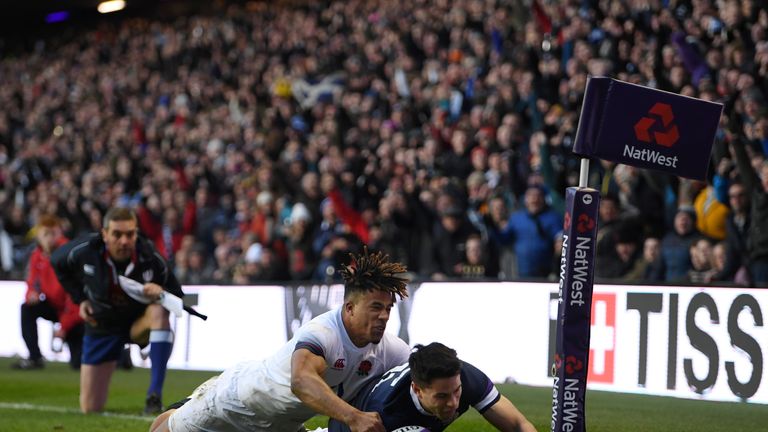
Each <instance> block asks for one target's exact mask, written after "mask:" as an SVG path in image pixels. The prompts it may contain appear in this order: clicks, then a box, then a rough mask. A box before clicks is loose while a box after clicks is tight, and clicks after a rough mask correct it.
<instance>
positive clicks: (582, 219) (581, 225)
mask: <svg viewBox="0 0 768 432" xmlns="http://www.w3.org/2000/svg"><path fill="white" fill-rule="evenodd" d="M594 227H595V220H594V219H592V218H591V217H589V215H587V214H585V213H582V214H580V215H579V218H578V222H577V224H576V231H578V232H579V234H584V233H585V232H587V231H591V230H592V229H593V228H594Z"/></svg>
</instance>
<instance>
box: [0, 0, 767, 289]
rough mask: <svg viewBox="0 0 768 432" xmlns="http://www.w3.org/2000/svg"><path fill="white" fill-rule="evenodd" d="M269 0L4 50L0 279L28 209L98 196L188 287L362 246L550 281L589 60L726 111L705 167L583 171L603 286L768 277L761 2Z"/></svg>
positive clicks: (15, 253)
mask: <svg viewBox="0 0 768 432" xmlns="http://www.w3.org/2000/svg"><path fill="white" fill-rule="evenodd" d="M268 3H269V2H264V3H252V4H250V7H249V8H248V9H246V8H243V7H239V6H230V7H227V8H226V9H222V10H221V12H220V13H218V14H212V15H208V16H193V17H181V18H177V19H175V20H172V21H167V20H163V21H159V20H158V21H153V20H151V19H130V20H125V21H123V22H122V23H120V24H115V25H106V24H104V25H101V26H99V27H98V28H97V29H95V30H83V31H82V32H80V33H78V34H77V35H76V36H75V37H73V38H71V39H66V40H60V39H52V40H41V41H40V42H39V43H37V44H36V45H35V46H34V48H33V49H32V50H30V51H27V52H25V53H24V54H22V55H13V56H10V55H3V56H2V60H0V76H2V77H3V79H2V85H0V106H1V107H2V109H0V183H1V184H2V192H0V194H1V195H0V203H2V212H3V218H2V221H3V226H2V233H0V251H1V252H2V254H1V256H0V258H2V274H3V278H21V277H23V274H24V273H23V272H24V266H25V263H26V256H27V254H28V252H29V251H30V246H29V245H31V244H32V243H33V242H32V239H33V235H32V234H31V232H30V229H31V227H33V226H34V225H35V223H36V221H37V220H38V219H39V218H40V217H41V216H42V215H45V214H55V215H58V216H59V217H61V218H62V219H63V220H64V221H65V223H66V226H67V235H68V236H69V237H70V238H73V237H75V236H77V235H79V234H81V233H84V232H88V231H94V230H98V229H100V227H101V218H102V216H103V213H104V212H105V210H106V209H107V208H108V207H109V206H112V205H124V206H130V207H133V208H135V209H136V211H137V214H138V217H139V220H140V227H141V230H142V232H143V233H144V235H146V236H147V237H149V238H150V239H151V240H152V241H154V243H155V245H156V246H157V248H158V250H159V251H160V252H161V253H162V254H163V255H164V256H166V257H167V258H168V259H169V261H171V262H172V263H173V264H174V267H175V271H176V273H177V275H178V277H179V278H180V280H181V281H182V283H186V284H208V283H224V284H229V283H235V284H251V283H260V282H264V281H285V280H315V281H330V280H338V274H337V272H336V271H335V269H336V268H337V267H338V265H339V264H340V263H341V262H343V261H344V260H346V259H348V256H347V252H349V251H357V250H360V249H361V247H362V245H363V244H367V245H369V246H370V248H373V249H381V250H384V251H385V252H387V253H388V254H390V255H391V257H392V259H393V260H395V261H401V262H403V263H405V264H407V266H408V268H409V269H410V270H411V271H412V272H413V273H414V274H415V275H416V276H417V277H420V278H426V279H436V280H443V279H455V278H458V279H482V278H489V279H501V280H517V279H537V278H550V279H552V278H555V277H556V275H557V274H558V271H559V268H558V262H559V251H560V242H561V240H560V239H561V235H562V234H561V230H562V225H563V223H562V217H563V208H564V203H563V196H564V191H565V188H566V187H567V186H574V185H576V183H577V180H578V170H579V161H578V159H577V158H576V157H575V156H574V155H573V154H572V153H571V147H572V145H573V139H574V134H575V129H576V127H577V123H578V119H579V110H580V107H581V101H582V98H583V93H584V88H585V83H586V80H587V77H588V75H606V76H611V77H614V78H617V79H621V80H625V81H629V82H632V83H637V84H641V85H646V86H651V87H655V88H659V89H663V90H668V91H671V92H675V93H680V94H683V95H689V96H693V97H697V98H702V99H706V100H712V101H718V102H722V103H723V104H724V105H725V110H724V114H723V117H722V121H721V127H720V129H719V130H718V135H717V138H716V141H715V144H714V147H713V158H712V164H711V167H710V170H709V180H708V181H707V182H697V181H691V180H685V179H681V178H678V177H675V176H669V175H662V174H659V173H655V172H650V171H645V170H640V169H637V168H633V167H629V166H623V165H619V166H616V165H615V164H613V163H608V162H595V163H593V164H592V169H591V173H590V179H589V184H590V186H592V187H595V188H597V189H599V190H600V192H601V195H602V204H601V208H600V222H599V231H598V238H599V243H598V249H597V255H598V258H597V259H598V263H599V264H598V266H597V278H598V280H620V281H627V282H633V283H637V282H654V283H664V282H666V283H687V282H689V283H695V284H705V283H715V284H733V283H735V284H749V285H762V284H765V283H766V282H767V281H768V214H767V213H768V163H767V162H766V158H765V155H766V153H768V111H766V109H767V108H768V105H767V104H766V97H767V96H768V80H766V77H767V75H768V41H766V33H767V32H768V12H767V10H768V9H767V6H768V5H766V2H765V1H760V0H742V1H727V2H719V1H709V0H692V1H674V0H627V1H619V0H592V1H575V0H571V1H547V0H538V1H529V0H508V1H501V0H455V1H448V0H432V1H429V0H414V1H410V2H391V1H384V0H380V1H366V0H345V1H333V2H330V3H326V2H306V5H305V6H296V5H293V6H291V7H284V6H280V5H268ZM294 3H295V2H294ZM299 3H300V2H299Z"/></svg>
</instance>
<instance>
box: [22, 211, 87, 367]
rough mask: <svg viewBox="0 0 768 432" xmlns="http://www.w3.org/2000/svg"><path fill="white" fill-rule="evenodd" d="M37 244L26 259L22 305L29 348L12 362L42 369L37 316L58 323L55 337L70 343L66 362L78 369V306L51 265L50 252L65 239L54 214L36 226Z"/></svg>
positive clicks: (80, 337)
mask: <svg viewBox="0 0 768 432" xmlns="http://www.w3.org/2000/svg"><path fill="white" fill-rule="evenodd" d="M35 238H36V240H37V247H36V248H35V250H34V251H33V252H32V255H31V256H30V258H29V273H28V275H27V294H26V296H25V300H24V304H22V305H21V335H22V337H23V338H24V343H25V344H26V345H27V349H28V350H29V357H28V358H25V359H21V360H19V361H18V362H17V363H14V364H13V365H12V367H13V368H14V369H23V370H27V369H42V368H43V366H44V364H43V356H42V354H41V353H40V347H39V345H38V336H37V319H38V318H43V319H46V320H48V321H52V322H58V323H60V324H61V325H60V326H59V327H58V328H56V330H55V331H54V335H53V336H54V337H56V338H61V340H63V341H66V343H67V345H68V346H69V353H70V359H69V364H70V366H71V367H72V369H80V357H81V353H82V346H83V319H82V318H80V308H79V307H77V305H75V304H74V303H73V302H72V299H71V298H70V297H69V294H67V293H66V291H64V288H62V286H61V284H60V283H59V280H58V279H57V278H56V273H54V271H53V267H52V266H51V252H53V251H54V250H55V249H56V248H57V247H59V246H61V245H63V244H64V243H66V242H67V239H66V238H65V237H64V236H63V235H62V232H61V222H60V221H59V219H58V218H56V217H55V216H48V215H46V216H42V217H41V218H40V220H39V221H38V223H37V226H36V227H35Z"/></svg>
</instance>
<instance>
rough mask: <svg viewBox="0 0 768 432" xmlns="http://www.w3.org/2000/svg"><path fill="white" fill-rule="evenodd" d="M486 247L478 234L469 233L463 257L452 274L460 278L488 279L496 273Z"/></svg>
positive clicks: (495, 275)
mask: <svg viewBox="0 0 768 432" xmlns="http://www.w3.org/2000/svg"><path fill="white" fill-rule="evenodd" d="M487 250H488V248H487V247H483V241H482V239H481V238H480V236H479V235H470V236H469V237H468V238H467V241H466V242H465V245H464V253H465V256H464V259H463V260H462V261H461V262H460V263H459V264H458V265H457V268H456V269H455V270H454V274H455V275H456V276H458V277H459V278H461V279H470V280H471V279H489V278H495V277H497V275H498V270H497V268H496V266H494V263H493V262H491V261H490V260H489V259H488V257H487V255H486V251H487Z"/></svg>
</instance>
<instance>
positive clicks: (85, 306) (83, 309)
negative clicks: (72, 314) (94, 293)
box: [80, 300, 96, 325]
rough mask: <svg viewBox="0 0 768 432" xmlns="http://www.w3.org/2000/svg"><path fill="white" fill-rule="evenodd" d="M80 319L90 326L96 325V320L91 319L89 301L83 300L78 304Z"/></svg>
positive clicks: (91, 308) (91, 312)
mask: <svg viewBox="0 0 768 432" xmlns="http://www.w3.org/2000/svg"><path fill="white" fill-rule="evenodd" d="M80 318H82V319H83V321H85V322H87V323H88V324H90V325H96V320H95V319H94V318H93V306H91V301H90V300H83V302H82V303H80Z"/></svg>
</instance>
